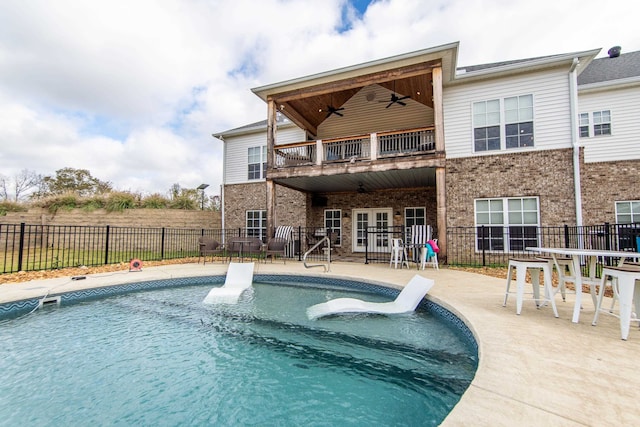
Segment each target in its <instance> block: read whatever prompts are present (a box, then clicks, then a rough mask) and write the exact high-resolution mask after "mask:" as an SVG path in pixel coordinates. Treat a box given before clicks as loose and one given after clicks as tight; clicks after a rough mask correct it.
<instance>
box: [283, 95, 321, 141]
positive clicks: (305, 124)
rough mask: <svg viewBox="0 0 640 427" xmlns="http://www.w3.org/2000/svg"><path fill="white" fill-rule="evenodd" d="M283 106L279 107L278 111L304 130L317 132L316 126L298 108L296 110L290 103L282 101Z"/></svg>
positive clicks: (313, 133)
mask: <svg viewBox="0 0 640 427" xmlns="http://www.w3.org/2000/svg"><path fill="white" fill-rule="evenodd" d="M280 105H282V106H283V107H284V108H282V109H280V112H281V113H282V114H284V115H285V116H287V117H288V118H289V119H291V121H292V122H293V123H295V124H296V125H297V126H298V127H299V128H300V129H302V130H306V131H308V132H309V133H311V134H312V135H317V134H318V128H317V127H316V126H315V125H313V124H312V123H310V122H309V121H308V120H307V119H306V118H305V117H304V116H303V115H302V114H300V112H298V110H296V109H295V108H294V107H293V106H292V105H291V104H289V103H287V102H283V103H282V104H280Z"/></svg>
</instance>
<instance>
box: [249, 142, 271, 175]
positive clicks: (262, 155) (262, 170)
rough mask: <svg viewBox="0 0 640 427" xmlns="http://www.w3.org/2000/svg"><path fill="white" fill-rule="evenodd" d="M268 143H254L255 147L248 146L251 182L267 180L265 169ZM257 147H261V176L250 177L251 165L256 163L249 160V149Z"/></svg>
mask: <svg viewBox="0 0 640 427" xmlns="http://www.w3.org/2000/svg"><path fill="white" fill-rule="evenodd" d="M266 147H267V146H266V145H254V146H253V147H247V169H246V171H247V175H246V176H247V181H249V182H255V181H261V180H265V179H266V176H265V170H264V166H263V165H264V164H265V163H266V162H267V153H266V152H265V150H266ZM255 148H259V149H260V178H249V165H255V164H256V163H251V162H249V150H251V149H255Z"/></svg>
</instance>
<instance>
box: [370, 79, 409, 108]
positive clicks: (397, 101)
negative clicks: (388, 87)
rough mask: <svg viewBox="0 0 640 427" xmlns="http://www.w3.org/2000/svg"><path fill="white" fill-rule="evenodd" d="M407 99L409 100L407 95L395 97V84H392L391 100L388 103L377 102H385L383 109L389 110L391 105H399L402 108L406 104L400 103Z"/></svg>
mask: <svg viewBox="0 0 640 427" xmlns="http://www.w3.org/2000/svg"><path fill="white" fill-rule="evenodd" d="M407 98H411V97H410V96H409V95H407V96H398V95H396V82H395V81H394V82H393V92H392V93H391V99H390V100H388V101H378V102H387V103H388V104H387V106H386V107H384V108H389V107H391V106H392V105H393V104H399V105H402V106H403V107H404V106H406V105H407V103H406V102H402V101H403V100H405V99H407Z"/></svg>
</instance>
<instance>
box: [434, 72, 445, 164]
mask: <svg viewBox="0 0 640 427" xmlns="http://www.w3.org/2000/svg"><path fill="white" fill-rule="evenodd" d="M431 78H432V79H433V121H434V125H435V127H436V130H435V140H436V153H443V154H444V113H443V110H442V108H443V106H442V68H441V67H436V68H434V69H433V72H432V73H431Z"/></svg>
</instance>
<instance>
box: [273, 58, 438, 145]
mask: <svg viewBox="0 0 640 427" xmlns="http://www.w3.org/2000/svg"><path fill="white" fill-rule="evenodd" d="M433 65H434V64H431V63H429V64H420V66H413V67H410V68H401V69H397V70H393V72H391V71H387V72H384V73H376V74H375V75H367V76H360V77H358V78H351V79H347V80H343V81H337V82H332V83H330V84H325V85H321V86H314V87H310V88H305V89H299V90H295V91H291V92H287V93H283V94H278V95H275V96H273V98H272V99H273V101H275V103H276V106H277V108H278V109H279V111H280V112H281V113H282V114H284V115H285V116H287V117H288V118H289V119H290V120H291V121H293V122H294V123H296V124H297V125H298V126H300V127H302V128H303V129H307V130H308V131H309V132H310V133H311V134H313V135H316V134H317V129H318V126H319V125H320V124H321V123H322V122H323V121H325V120H326V119H327V118H328V114H329V111H328V108H329V106H331V107H333V108H340V107H342V105H344V104H345V103H346V102H347V101H348V100H349V99H350V98H351V97H352V96H354V95H355V94H356V93H358V92H359V91H360V90H361V89H362V88H364V87H367V86H370V85H373V84H378V85H380V86H382V87H384V88H386V89H388V90H390V91H391V92H394V93H395V94H396V95H398V97H404V96H408V97H410V98H411V99H413V100H414V101H416V102H419V103H421V104H424V105H426V106H428V107H431V108H433V84H432V77H431V69H432V66H433ZM407 76H408V77H407Z"/></svg>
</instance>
